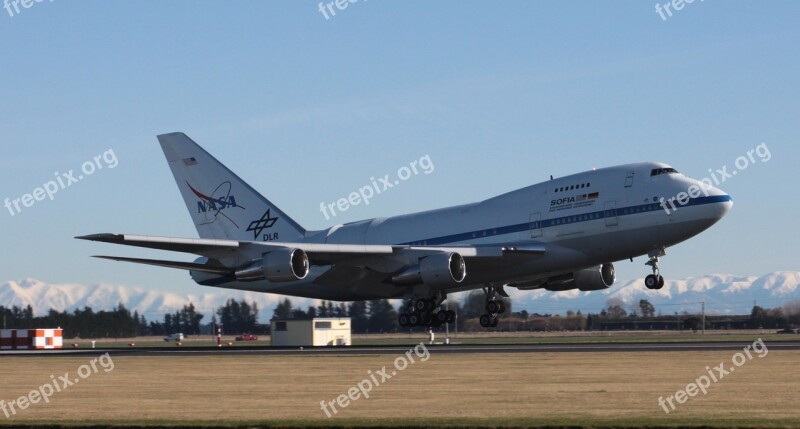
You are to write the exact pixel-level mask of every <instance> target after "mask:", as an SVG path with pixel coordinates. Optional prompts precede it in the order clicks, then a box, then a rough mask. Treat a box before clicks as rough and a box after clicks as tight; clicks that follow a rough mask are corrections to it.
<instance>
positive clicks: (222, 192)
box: [186, 182, 244, 228]
mask: <svg viewBox="0 0 800 429" xmlns="http://www.w3.org/2000/svg"><path fill="white" fill-rule="evenodd" d="M186 185H187V186H189V189H191V191H192V193H193V194H195V195H196V196H197V198H199V200H198V201H197V213H198V214H201V213H202V214H203V215H204V216H205V218H206V220H212V219H209V217H210V216H213V221H216V220H217V216H219V215H222V216H224V217H225V218H226V219H228V220H229V221H231V223H233V224H234V226H236V228H239V225H236V222H234V221H233V219H231V218H230V217H228V216H226V215H225V214H224V213H222V211H223V210H226V209H229V208H232V207H236V208H239V209H242V210H244V207H242V206H240V205H238V204H236V197H234V196H233V195H231V188H232V186H231V182H222V183H220V185H219V186H217V187H216V189H214V192H212V193H211V195H210V196H209V195H206V194H204V193H202V192H200V191H198V190H197V189H195V188H194V187H193V186H192V185H191V184H190V183H189V182H186Z"/></svg>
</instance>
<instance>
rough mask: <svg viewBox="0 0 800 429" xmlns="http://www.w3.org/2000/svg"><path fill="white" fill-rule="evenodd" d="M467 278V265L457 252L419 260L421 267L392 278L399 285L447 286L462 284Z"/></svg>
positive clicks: (437, 254)
mask: <svg viewBox="0 0 800 429" xmlns="http://www.w3.org/2000/svg"><path fill="white" fill-rule="evenodd" d="M466 277H467V264H466V263H465V262H464V258H463V257H462V256H461V255H460V254H458V253H455V252H452V253H436V254H433V255H430V256H426V257H424V258H422V259H420V260H419V265H415V266H413V267H410V268H408V269H407V270H405V271H403V272H402V273H400V274H398V275H396V276H394V277H392V281H393V282H394V283H395V284H398V285H415V284H420V283H422V284H426V285H431V286H447V285H454V284H458V283H461V282H462V281H464V279H465V278H466Z"/></svg>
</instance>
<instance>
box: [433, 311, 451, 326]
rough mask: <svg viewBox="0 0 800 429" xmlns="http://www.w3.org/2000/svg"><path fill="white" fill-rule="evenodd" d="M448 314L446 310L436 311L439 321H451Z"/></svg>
mask: <svg viewBox="0 0 800 429" xmlns="http://www.w3.org/2000/svg"><path fill="white" fill-rule="evenodd" d="M447 316H448V315H447V312H446V311H444V310H441V311H439V312H438V313H436V318H435V319H436V320H438V321H439V323H447V322H448V321H449V320H448V319H449V318H448V317H447Z"/></svg>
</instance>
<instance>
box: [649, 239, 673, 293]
mask: <svg viewBox="0 0 800 429" xmlns="http://www.w3.org/2000/svg"><path fill="white" fill-rule="evenodd" d="M666 254H667V253H666V252H665V251H664V248H663V247H662V248H660V249H658V250H656V251H653V252H650V253H648V254H647V256H649V257H650V260H649V261H647V262H645V265H649V266H650V267H652V268H653V274H650V275H648V276H647V277H645V278H644V285H645V286H646V287H647V288H648V289H661V288H662V287H664V277H662V276H661V270H659V269H658V258H659V256H664V255H666Z"/></svg>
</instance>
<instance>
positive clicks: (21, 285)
mask: <svg viewBox="0 0 800 429" xmlns="http://www.w3.org/2000/svg"><path fill="white" fill-rule="evenodd" d="M231 298H233V299H236V300H242V299H244V300H246V301H247V302H256V303H257V304H258V307H259V309H260V310H261V318H262V319H264V320H266V319H269V317H270V316H271V315H272V309H273V307H274V306H275V304H277V302H278V300H279V299H281V297H280V296H278V295H272V294H264V293H255V292H244V291H233V290H223V289H219V291H214V292H211V293H202V294H190V295H178V294H175V293H171V292H156V291H152V290H147V289H143V288H139V287H131V286H121V285H106V284H96V285H80V284H47V283H44V282H41V281H39V280H34V279H25V280H20V281H9V282H6V283H3V284H1V285H0V305H2V306H4V307H6V308H10V307H12V306H14V305H16V306H18V307H22V308H24V307H26V306H28V305H30V306H31V307H32V308H33V311H34V314H36V315H41V314H44V313H47V311H48V310H50V309H54V310H57V311H63V310H67V311H73V310H75V309H77V308H84V307H91V308H92V309H93V310H94V311H100V310H110V309H112V308H114V307H116V306H117V305H118V304H119V303H122V304H124V305H125V307H127V308H128V309H129V310H131V312H133V311H134V310H136V311H138V312H139V314H142V315H144V316H145V317H146V318H147V319H148V320H160V319H161V318H163V315H164V314H166V313H172V312H175V311H177V310H180V309H181V308H182V307H183V306H184V305H187V304H189V303H193V304H194V306H195V308H197V311H199V312H201V313H204V314H206V315H207V319H208V320H210V318H211V314H212V313H213V312H214V311H215V310H216V309H217V308H219V307H221V306H222V305H224V304H225V301H227V300H228V299H231ZM292 302H293V303H294V304H295V305H303V306H308V305H309V304H311V303H312V300H304V299H298V298H295V299H292Z"/></svg>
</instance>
